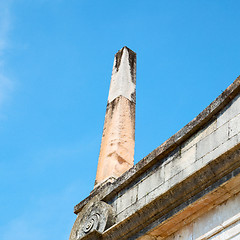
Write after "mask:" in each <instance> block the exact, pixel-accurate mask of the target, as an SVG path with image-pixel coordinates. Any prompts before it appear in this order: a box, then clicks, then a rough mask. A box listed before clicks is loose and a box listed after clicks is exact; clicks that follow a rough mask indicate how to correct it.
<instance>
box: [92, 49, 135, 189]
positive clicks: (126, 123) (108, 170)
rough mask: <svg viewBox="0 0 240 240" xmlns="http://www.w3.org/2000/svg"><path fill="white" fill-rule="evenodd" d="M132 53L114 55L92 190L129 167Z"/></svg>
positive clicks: (131, 153)
mask: <svg viewBox="0 0 240 240" xmlns="http://www.w3.org/2000/svg"><path fill="white" fill-rule="evenodd" d="M135 105H136V53H135V52H133V51H132V50H130V49H129V48H127V47H123V48H122V49H121V50H120V51H118V52H117V53H116V55H115V59H114V64H113V70H112V78H111V84H110V90H109V96H108V103H107V110H106V115H105V122H104V128H103V135H102V143H101V149H100V154H99V160H98V168H97V175H96V181H95V186H96V184H98V183H102V182H104V181H105V180H107V179H109V178H111V177H114V178H117V177H119V176H121V175H122V174H123V173H124V172H125V171H127V170H128V169H129V168H131V167H132V166H133V162H134V146H135Z"/></svg>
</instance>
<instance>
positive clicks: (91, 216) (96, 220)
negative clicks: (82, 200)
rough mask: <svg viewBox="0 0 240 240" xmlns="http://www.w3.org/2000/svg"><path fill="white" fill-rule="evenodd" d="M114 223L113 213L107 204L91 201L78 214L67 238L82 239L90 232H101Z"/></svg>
mask: <svg viewBox="0 0 240 240" xmlns="http://www.w3.org/2000/svg"><path fill="white" fill-rule="evenodd" d="M114 223H115V214H114V211H113V209H112V207H111V206H110V205H109V204H107V203H105V202H103V201H97V202H91V203H89V204H87V205H86V206H85V207H84V209H83V210H82V211H81V212H80V213H79V214H78V216H77V219H76V221H75V223H74V225H73V228H72V231H71V234H70V238H69V240H79V239H82V238H83V237H84V236H86V235H88V234H90V233H92V232H98V234H101V233H103V232H104V231H105V230H106V229H107V228H109V227H110V226H112V225H113V224H114Z"/></svg>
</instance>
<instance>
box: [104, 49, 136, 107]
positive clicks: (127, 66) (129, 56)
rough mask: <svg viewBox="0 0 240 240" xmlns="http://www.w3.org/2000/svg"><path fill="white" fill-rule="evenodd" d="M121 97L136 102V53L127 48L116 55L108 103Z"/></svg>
mask: <svg viewBox="0 0 240 240" xmlns="http://www.w3.org/2000/svg"><path fill="white" fill-rule="evenodd" d="M119 96H124V97H126V98H127V99H129V100H130V101H132V102H136V53H135V52H133V51H132V50H131V49H129V48H128V47H126V46H125V47H123V48H122V49H121V50H119V51H118V52H117V53H116V54H115V58H114V64H113V70H112V78H111V84H110V89H109V95H108V103H110V102H112V101H113V100H114V99H115V98H117V97H119Z"/></svg>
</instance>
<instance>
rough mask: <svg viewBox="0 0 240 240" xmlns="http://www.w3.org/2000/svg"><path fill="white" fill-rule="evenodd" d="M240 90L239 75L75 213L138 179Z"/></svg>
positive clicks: (80, 205) (204, 123)
mask: <svg viewBox="0 0 240 240" xmlns="http://www.w3.org/2000/svg"><path fill="white" fill-rule="evenodd" d="M239 92H240V77H238V78H237V79H236V80H235V81H234V82H233V83H232V84H231V85H230V86H229V87H228V88H227V89H226V90H225V91H224V92H223V93H222V94H221V95H220V96H218V97H217V98H216V99H215V100H214V101H213V102H212V103H211V104H210V105H209V106H208V107H207V108H205V109H204V110H203V111H202V112H201V113H200V114H199V115H198V116H197V117H196V118H194V119H193V120H192V121H191V122H189V123H188V124H187V125H186V126H185V127H183V128H182V129H181V130H180V131H178V132H177V133H176V134H174V135H173V136H172V137H170V138H169V139H168V140H167V141H165V142H164V143H163V144H162V145H160V146H159V147H158V148H156V149H155V150H154V151H152V152H151V153H150V154H148V155H147V156H146V157H144V158H143V159H142V160H141V161H139V162H138V163H137V164H136V165H134V166H133V167H132V168H131V169H129V170H128V171H127V172H125V173H124V174H123V175H122V176H121V177H119V178H118V179H117V180H116V181H115V182H113V183H111V182H106V183H104V184H103V185H100V186H98V187H97V188H96V189H94V190H93V191H92V192H91V194H90V195H89V196H88V197H87V198H86V199H84V200H83V201H82V202H80V203H79V204H77V205H76V206H75V207H74V213H76V214H77V213H78V212H80V211H81V209H82V208H83V207H84V206H85V205H86V203H88V201H89V200H90V199H92V198H93V197H94V196H96V195H98V197H99V199H104V200H106V201H107V200H109V199H111V198H113V197H114V195H115V194H116V193H117V192H119V191H120V190H122V189H123V188H124V187H126V186H127V185H128V184H129V183H131V182H132V181H134V180H135V179H137V178H138V177H139V176H140V175H141V174H142V173H144V172H145V171H146V170H147V169H149V168H150V167H152V166H153V165H154V164H155V163H156V162H159V161H162V160H163V158H164V157H165V156H166V155H168V154H169V153H170V152H172V151H173V150H174V149H176V148H177V147H178V146H179V145H180V144H182V143H183V142H184V141H186V140H187V139H189V138H190V137H191V136H192V135H193V134H194V133H196V132H197V131H198V130H200V129H201V128H202V127H203V126H204V125H206V124H207V123H208V122H211V121H212V120H214V119H215V115H216V114H217V113H219V112H220V111H221V110H222V109H223V108H224V107H225V106H226V105H227V104H228V103H229V102H230V101H231V100H232V99H233V98H234V97H235V96H236V95H237V94H238V93H239Z"/></svg>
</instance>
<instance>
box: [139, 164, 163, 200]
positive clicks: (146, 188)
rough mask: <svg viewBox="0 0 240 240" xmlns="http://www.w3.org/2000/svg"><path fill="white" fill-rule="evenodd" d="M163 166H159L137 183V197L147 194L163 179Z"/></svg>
mask: <svg viewBox="0 0 240 240" xmlns="http://www.w3.org/2000/svg"><path fill="white" fill-rule="evenodd" d="M164 178H165V177H164V168H163V167H159V168H158V169H156V170H155V172H154V173H152V174H151V175H148V176H146V177H145V178H144V179H143V180H142V181H141V182H140V183H139V184H138V199H141V198H142V197H143V196H146V195H148V194H149V193H150V192H151V191H153V190H154V189H156V188H157V187H159V186H160V185H161V184H162V183H163V181H164Z"/></svg>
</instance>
